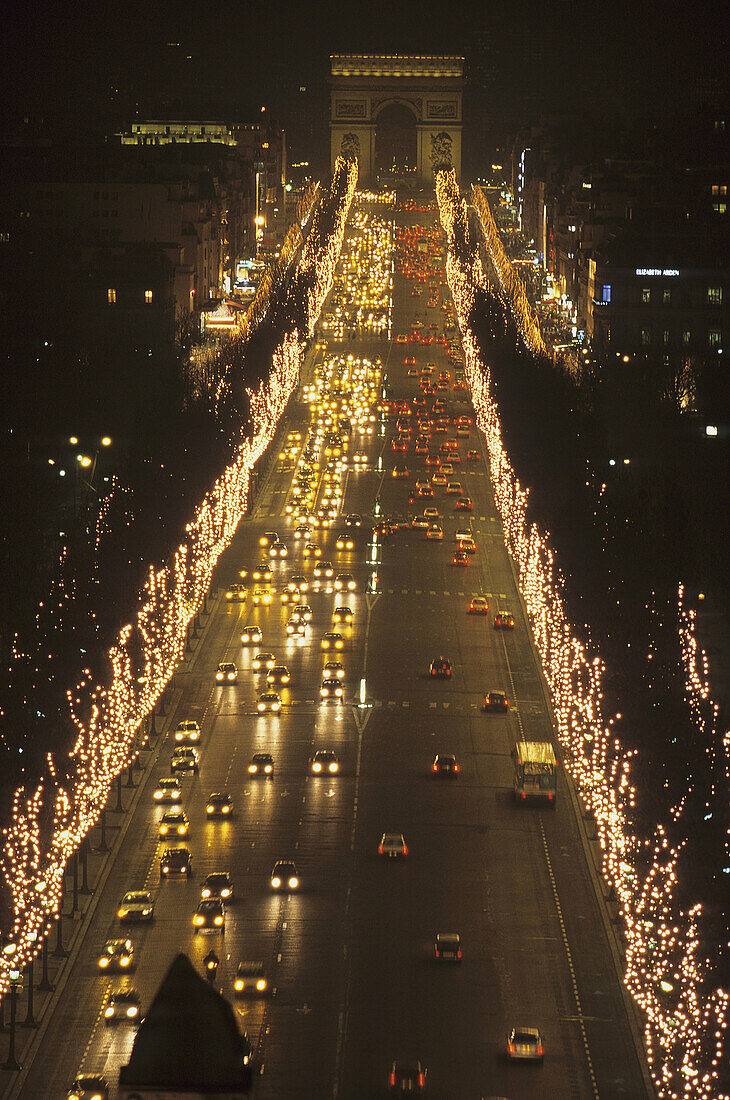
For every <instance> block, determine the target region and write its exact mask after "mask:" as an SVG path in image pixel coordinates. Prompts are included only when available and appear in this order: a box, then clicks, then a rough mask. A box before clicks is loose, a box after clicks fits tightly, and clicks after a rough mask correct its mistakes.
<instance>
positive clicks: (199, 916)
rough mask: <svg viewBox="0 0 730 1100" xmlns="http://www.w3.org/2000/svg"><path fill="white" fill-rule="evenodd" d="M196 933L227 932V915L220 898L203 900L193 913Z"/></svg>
mask: <svg viewBox="0 0 730 1100" xmlns="http://www.w3.org/2000/svg"><path fill="white" fill-rule="evenodd" d="M193 928H194V929H195V931H196V932H225V928H226V914H225V910H224V908H223V902H222V901H221V899H220V898H203V900H202V901H199V902H198V906H197V909H196V910H195V912H194V913H193Z"/></svg>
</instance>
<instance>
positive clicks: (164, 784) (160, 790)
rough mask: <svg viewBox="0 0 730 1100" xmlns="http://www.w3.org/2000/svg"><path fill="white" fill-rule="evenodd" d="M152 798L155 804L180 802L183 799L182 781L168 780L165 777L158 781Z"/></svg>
mask: <svg viewBox="0 0 730 1100" xmlns="http://www.w3.org/2000/svg"><path fill="white" fill-rule="evenodd" d="M152 797H153V798H154V800H155V802H179V801H180V799H181V798H182V790H181V789H180V781H179V780H178V779H174V778H173V779H168V778H167V777H165V776H163V777H162V778H161V779H158V780H157V783H156V784H155V791H154V794H153V796H152Z"/></svg>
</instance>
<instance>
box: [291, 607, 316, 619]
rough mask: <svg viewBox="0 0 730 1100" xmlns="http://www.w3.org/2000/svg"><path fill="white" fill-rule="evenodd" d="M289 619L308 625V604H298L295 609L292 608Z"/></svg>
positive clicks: (310, 610) (309, 611)
mask: <svg viewBox="0 0 730 1100" xmlns="http://www.w3.org/2000/svg"><path fill="white" fill-rule="evenodd" d="M291 617H292V619H299V620H300V621H301V622H304V623H310V622H311V621H312V609H311V607H310V606H309V604H308V603H300V604H299V605H298V606H297V607H295V608H292V613H291Z"/></svg>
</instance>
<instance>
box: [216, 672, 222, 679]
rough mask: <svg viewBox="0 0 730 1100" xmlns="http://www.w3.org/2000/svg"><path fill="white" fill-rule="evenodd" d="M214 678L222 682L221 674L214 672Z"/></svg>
mask: <svg viewBox="0 0 730 1100" xmlns="http://www.w3.org/2000/svg"><path fill="white" fill-rule="evenodd" d="M215 678H216V680H222V679H223V673H222V672H216V674H215Z"/></svg>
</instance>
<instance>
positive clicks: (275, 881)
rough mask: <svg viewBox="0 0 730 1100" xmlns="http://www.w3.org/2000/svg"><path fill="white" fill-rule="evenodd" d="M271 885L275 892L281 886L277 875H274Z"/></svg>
mask: <svg viewBox="0 0 730 1100" xmlns="http://www.w3.org/2000/svg"><path fill="white" fill-rule="evenodd" d="M271 885H272V886H273V887H274V889H275V890H278V889H279V887H280V886H281V879H280V878H279V876H278V875H274V877H273V878H272V880H271Z"/></svg>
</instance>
